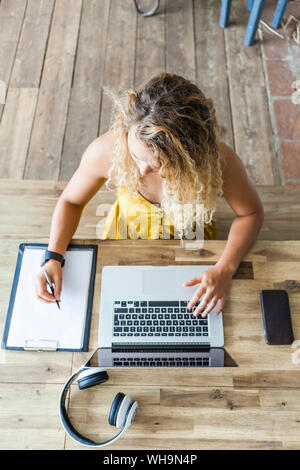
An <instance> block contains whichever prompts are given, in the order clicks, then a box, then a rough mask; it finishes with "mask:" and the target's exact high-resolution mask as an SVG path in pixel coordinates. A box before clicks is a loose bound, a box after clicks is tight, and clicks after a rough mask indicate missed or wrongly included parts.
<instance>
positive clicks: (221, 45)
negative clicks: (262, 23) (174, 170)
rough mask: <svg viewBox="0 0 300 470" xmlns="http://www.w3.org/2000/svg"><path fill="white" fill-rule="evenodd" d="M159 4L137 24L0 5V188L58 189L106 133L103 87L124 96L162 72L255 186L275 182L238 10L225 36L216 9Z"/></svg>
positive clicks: (47, 6)
mask: <svg viewBox="0 0 300 470" xmlns="http://www.w3.org/2000/svg"><path fill="white" fill-rule="evenodd" d="M160 3H161V7H160V11H159V14H157V15H155V16H153V17H150V18H143V17H140V16H139V15H136V13H135V11H134V9H133V5H132V2H131V1H130V0H126V1H124V0H113V1H109V0H101V1H99V0H60V1H55V0H1V4H0V46H1V47H0V79H1V80H2V81H4V82H5V83H6V84H7V86H8V94H7V98H6V104H5V105H2V106H1V105H0V117H1V116H2V121H1V124H0V178H1V177H2V178H20V179H23V178H24V179H49V180H68V179H69V178H70V177H71V175H72V174H73V172H74V171H75V169H76V167H77V166H78V163H79V161H80V158H81V156H82V152H83V151H84V149H85V148H86V147H87V145H88V144H89V143H90V142H91V141H92V140H93V139H94V138H95V137H97V136H98V135H99V134H101V133H104V132H105V131H106V130H107V129H108V127H109V124H110V116H111V115H110V111H111V101H110V99H109V98H108V97H107V95H106V94H104V89H105V87H113V88H115V89H120V90H121V89H128V88H132V87H136V86H139V85H141V84H143V83H144V82H145V81H147V80H148V79H149V78H151V76H153V75H154V74H156V73H158V72H161V71H164V70H165V71H168V72H174V73H178V74H181V75H184V76H185V77H187V78H191V79H193V80H197V83H198V84H199V86H200V88H201V89H202V90H203V92H204V93H205V94H206V95H207V96H209V97H211V98H212V99H213V100H214V102H215V107H216V111H217V117H218V121H219V125H220V127H221V128H222V130H223V138H224V140H225V142H226V143H227V144H228V145H231V146H232V147H233V148H234V149H235V150H236V152H237V153H238V154H239V156H240V157H241V159H242V160H243V162H244V163H245V166H246V168H247V170H248V174H249V176H250V177H251V179H252V181H253V182H254V183H255V184H266V185H273V184H281V174H280V167H279V166H278V163H277V157H276V151H275V150H276V149H275V148H274V139H273V135H272V123H271V119H270V114H269V109H268V98H267V92H266V83H265V78H264V71H263V64H262V58H261V51H260V44H259V42H258V41H256V42H255V44H254V45H253V46H252V47H245V46H243V39H244V34H245V26H246V24H247V21H248V16H249V12H248V11H247V8H246V7H245V5H244V3H245V2H240V1H237V0H236V1H234V2H233V6H232V13H231V25H232V27H229V28H226V29H222V28H220V27H219V15H220V4H221V2H220V1H218V2H206V1H196V0H172V1H167V0H161V2H160ZM142 4H143V5H145V7H147V5H148V6H149V5H153V0H143V2H142Z"/></svg>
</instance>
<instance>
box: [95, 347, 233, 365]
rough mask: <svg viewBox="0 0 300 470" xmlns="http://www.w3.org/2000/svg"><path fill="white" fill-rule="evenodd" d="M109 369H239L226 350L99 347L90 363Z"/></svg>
mask: <svg viewBox="0 0 300 470" xmlns="http://www.w3.org/2000/svg"><path fill="white" fill-rule="evenodd" d="M87 366H90V367H107V368H178V367H180V368H184V367H188V368H190V367H238V365H237V363H236V362H235V361H234V359H233V358H232V357H231V356H230V355H229V354H228V353H227V352H226V350H225V349H224V348H200V347H195V346H192V347H184V348H179V347H176V348H175V347H172V346H168V347H166V348H162V347H159V349H158V348H157V347H156V348H151V349H149V347H147V348H142V347H129V348H128V347H127V348H126V347H120V348H114V349H110V348H99V349H97V350H96V351H95V353H94V354H93V356H92V357H91V358H90V360H89V361H88V363H87Z"/></svg>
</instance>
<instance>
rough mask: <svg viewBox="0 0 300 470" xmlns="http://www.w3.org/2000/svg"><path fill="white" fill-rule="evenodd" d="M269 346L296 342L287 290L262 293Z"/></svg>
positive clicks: (262, 306)
mask: <svg viewBox="0 0 300 470" xmlns="http://www.w3.org/2000/svg"><path fill="white" fill-rule="evenodd" d="M260 300H261V308H262V316H263V321H264V329H265V338H266V343H267V344H291V343H292V342H293V341H294V333H293V327H292V319H291V312H290V305H289V298H288V294H287V292H286V291H285V290H281V289H269V290H262V291H261V293H260Z"/></svg>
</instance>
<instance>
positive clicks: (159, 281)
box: [143, 269, 176, 295]
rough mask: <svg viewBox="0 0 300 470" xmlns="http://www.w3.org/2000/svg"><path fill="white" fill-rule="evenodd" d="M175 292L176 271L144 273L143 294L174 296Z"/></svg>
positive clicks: (150, 271)
mask: <svg viewBox="0 0 300 470" xmlns="http://www.w3.org/2000/svg"><path fill="white" fill-rule="evenodd" d="M175 290H176V271H172V270H167V271H154V270H150V269H149V271H144V272H143V293H144V294H148V295H151V294H174V292H175Z"/></svg>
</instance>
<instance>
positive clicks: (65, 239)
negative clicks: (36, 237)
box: [48, 199, 83, 255]
mask: <svg viewBox="0 0 300 470" xmlns="http://www.w3.org/2000/svg"><path fill="white" fill-rule="evenodd" d="M82 210H83V207H82V206H79V205H75V204H71V203H69V202H67V201H65V200H64V199H59V200H58V202H57V204H56V207H55V209H54V212H53V216H52V220H51V229H50V237H49V243H48V250H50V251H56V252H57V253H60V254H61V255H64V253H65V251H66V249H67V246H68V244H69V243H70V241H71V239H72V237H73V235H74V233H75V232H76V229H77V227H78V224H79V221H80V217H81V213H82Z"/></svg>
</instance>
